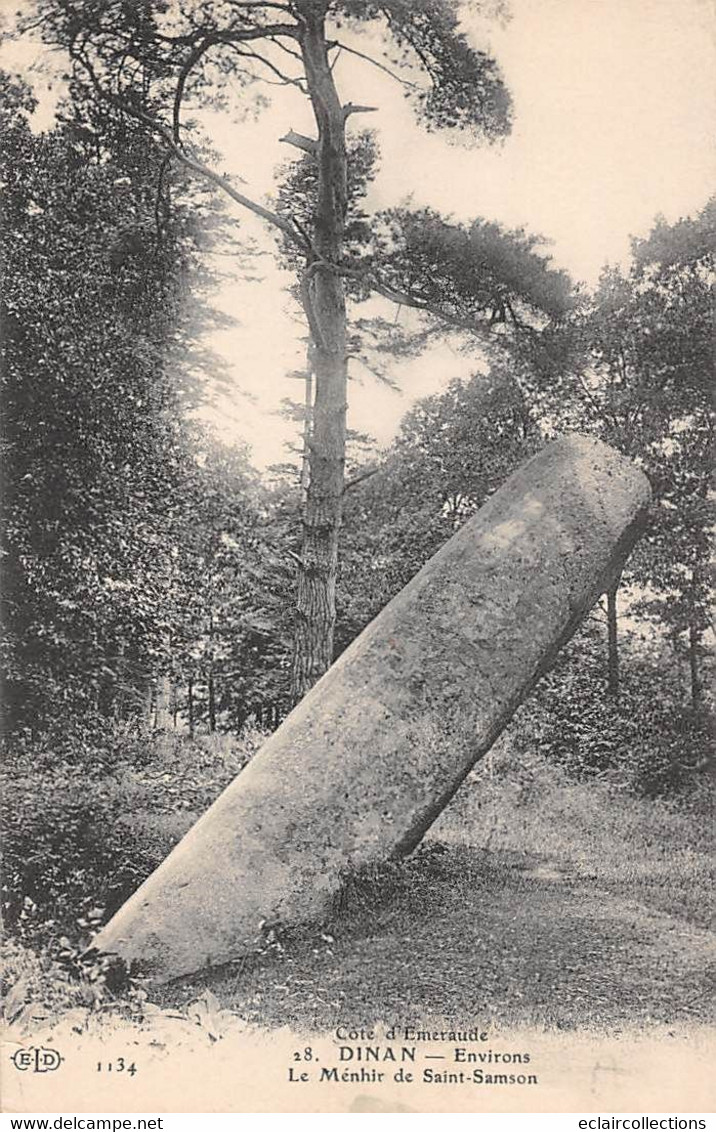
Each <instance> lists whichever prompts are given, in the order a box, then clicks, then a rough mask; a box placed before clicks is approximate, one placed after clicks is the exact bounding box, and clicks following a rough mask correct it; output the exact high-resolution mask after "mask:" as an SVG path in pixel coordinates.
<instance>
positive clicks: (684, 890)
mask: <svg viewBox="0 0 716 1132" xmlns="http://www.w3.org/2000/svg"><path fill="white" fill-rule="evenodd" d="M708 827H709V823H708V820H707V817H706V815H704V814H698V813H696V812H692V813H686V812H683V811H682V812H679V811H678V810H676V809H674V808H672V807H669V806H666V805H661V804H657V803H653V802H647V801H639V800H636V799H633V798H628V797H625V796H619V795H615V794H613V793H611V792H609V791H608V790H607V789H606V788H605V787H604V786H600V785H580V784H575V783H573V782H571V783H570V782H568V781H567V780H565V779H563V778H561V776H560V775H559V774H558V773H557V772H555V771H554V770H553V769H551V768H549V767H546V766H544V767H543V766H537V765H535V766H533V767H532V768H531V769H530V770H525V768H524V767H521V768H520V770H519V771H518V772H516V771H515V770H514V768H512V767H511V766H510V760H509V759H508V758H506V757H505V758H503V759H502V761H501V762H500V759H499V756H498V757H497V758H496V759H495V760H493V765H492V766H491V767H488V768H485V769H483V770H481V771H480V772H479V773H477V774H476V775H474V776H473V777H472V779H471V780H470V781H469V782H468V783H466V784H465V786H464V787H463V789H462V791H461V792H460V794H459V796H457V797H456V798H455V799H454V801H453V804H452V805H451V807H450V808H449V810H448V811H447V812H446V813H445V814H444V815H443V816H442V818H441V819H440V821H439V823H438V824H437V825H436V826H435V827H434V828H433V830H432V831H431V834H430V837H429V839H428V840H426V842H425V843H424V844H423V845H422V846H421V847H420V848H419V850H418V851H417V852H416V853H415V854H413V856H412V857H411V858H410V859H408V860H406V861H404V862H402V863H401V864H398V865H394V866H390V867H387V868H385V869H382V870H377V871H375V872H374V873H372V874H370V875H364V876H363V877H360V878H356V880H355V881H354V882H353V883H352V884H351V885H350V886H349V888H348V890H347V891H346V892H345V893H344V894H343V896H342V898H341V900H340V902H339V904H338V905H337V907H336V910H335V914H334V915H333V916H332V917H331V919H330V921H329V922H328V923H326V924H325V925H323V927H322V928H321V929H315V930H313V931H309V932H302V933H300V932H295V933H292V934H291V935H290V936H286V937H283V938H282V939H281V940H279V941H277V942H276V943H275V944H274V945H273V946H272V947H271V948H268V949H267V951H266V952H265V953H264V954H263V955H261V956H258V957H254V958H252V959H251V960H249V961H243V962H241V963H239V964H236V965H230V966H228V967H226V968H223V969H221V970H219V971H217V972H215V973H213V974H212V975H211V976H208V977H203V978H201V979H194V980H188V981H185V982H184V983H183V984H176V985H175V986H174V987H172V988H170V989H167V990H165V992H164V998H165V1001H166V1002H167V1003H169V1002H173V1003H181V1002H188V1001H190V1000H191V999H192V998H193V997H195V996H196V995H197V993H199V992H200V991H201V989H202V988H205V987H206V986H209V987H210V988H211V990H212V991H213V993H214V994H215V995H216V996H217V998H218V999H219V1001H220V1002H221V1004H222V1005H223V1006H224V1007H228V1008H229V1009H231V1010H235V1011H237V1012H238V1013H240V1014H241V1016H242V1017H244V1018H246V1019H247V1020H249V1021H254V1022H259V1021H260V1022H262V1023H264V1024H269V1025H284V1024H289V1025H292V1026H294V1027H296V1028H297V1029H316V1028H319V1029H322V1028H330V1027H333V1026H335V1025H337V1024H338V1023H339V1022H340V1021H345V1020H346V1019H350V1021H351V1023H352V1024H366V1025H371V1024H374V1023H376V1022H381V1021H382V1022H385V1021H386V1019H402V1020H404V1021H411V1020H419V1021H421V1022H425V1021H428V1020H435V1021H444V1020H445V1019H449V1020H450V1021H451V1022H452V1023H456V1024H457V1023H460V1024H464V1025H469V1024H474V1022H475V1021H476V1020H479V1019H484V1020H489V1021H492V1022H493V1023H494V1024H496V1025H498V1026H504V1027H515V1026H521V1025H527V1026H538V1027H557V1028H587V1029H591V1030H595V1031H602V1032H604V1031H609V1032H614V1031H617V1032H619V1031H622V1030H628V1029H632V1028H634V1027H635V1026H636V1027H640V1026H644V1025H650V1024H657V1023H658V1024H664V1023H665V1024H669V1025H679V1024H683V1025H688V1024H692V1023H699V1022H705V1021H707V1020H709V1019H711V1018H713V1009H712V1005H711V1002H712V1000H711V997H710V995H709V982H708V980H709V971H710V969H711V970H713V963H714V949H713V939H712V937H711V936H710V935H709V933H708V931H707V930H706V924H707V920H708V915H709V912H708V908H707V904H708V902H709V893H710V891H711V887H710V884H711V881H710V872H711V869H710V864H711V852H710V850H711V844H710V831H709V828H708Z"/></svg>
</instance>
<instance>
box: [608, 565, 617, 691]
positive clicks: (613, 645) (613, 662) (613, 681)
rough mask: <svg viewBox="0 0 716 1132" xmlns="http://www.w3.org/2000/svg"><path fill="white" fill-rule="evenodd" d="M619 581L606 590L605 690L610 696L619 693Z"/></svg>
mask: <svg viewBox="0 0 716 1132" xmlns="http://www.w3.org/2000/svg"><path fill="white" fill-rule="evenodd" d="M618 588H619V582H618V581H617V582H615V584H614V585H613V586H612V588H611V589H609V590H607V638H608V647H609V654H608V664H607V690H608V692H609V695H610V696H618V695H619V646H618V641H617V590H618Z"/></svg>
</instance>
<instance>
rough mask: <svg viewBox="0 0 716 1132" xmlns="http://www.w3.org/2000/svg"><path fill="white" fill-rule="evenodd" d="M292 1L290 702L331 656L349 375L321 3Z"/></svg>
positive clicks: (337, 108) (340, 161)
mask: <svg viewBox="0 0 716 1132" xmlns="http://www.w3.org/2000/svg"><path fill="white" fill-rule="evenodd" d="M297 8H298V9H299V10H300V12H301V15H302V17H303V19H304V21H305V27H304V34H303V36H302V42H301V50H302V55H303V61H304V66H305V71H306V78H307V80H308V88H309V91H310V94H311V102H312V105H313V111H314V115H315V118H316V123H317V126H318V146H317V151H316V160H317V162H318V200H317V207H316V216H315V226H314V252H315V256H314V259H313V261H312V262H310V263H309V265H308V268H307V271H306V275H305V277H304V281H303V288H302V293H303V301H304V307H305V309H306V317H307V319H308V323H309V329H310V333H311V338H312V343H313V350H312V360H313V366H312V368H313V373H314V378H315V398H314V405H313V424H312V430H311V438H310V450H309V460H308V464H309V483H308V487H307V491H306V496H305V505H304V516H303V542H302V548H301V565H300V567H299V575H298V595H297V608H296V628H295V636H294V651H293V661H292V667H291V699H292V702H293V703H296V702H297V701H298V700H299V699H301V697H302V696H303V695H304V694H305V693H306V692H307V691H308V690H309V688H311V687H312V686H313V684H315V682H316V681H317V680H318V679H319V677H320V676H322V675H323V673H324V672H325V671H326V669H328V668H329V667H330V665H331V663H332V661H333V633H334V627H335V619H336V612H335V594H336V571H337V565H338V535H339V530H340V524H341V510H342V500H343V481H344V467H345V446H346V392H347V376H348V366H347V356H346V302H345V290H344V285H343V279H342V277H341V275H340V274H338V273H337V270H336V269H337V268H338V265H339V264H340V260H341V255H342V252H343V233H344V227H345V218H346V207H347V162H346V146H345V121H346V116H345V114H344V112H343V108H342V106H341V103H340V100H339V98H338V93H337V91H336V87H335V83H334V81H333V75H332V72H331V69H330V66H329V62H328V54H327V49H326V38H325V30H324V24H323V11H324V10H325V4H320V3H315V2H310V0H304V2H303V3H300V4H298V5H297Z"/></svg>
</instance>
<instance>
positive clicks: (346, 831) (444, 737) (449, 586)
mask: <svg viewBox="0 0 716 1132" xmlns="http://www.w3.org/2000/svg"><path fill="white" fill-rule="evenodd" d="M649 497H650V492H649V485H648V483H647V481H646V479H645V477H644V476H643V475H642V473H641V472H640V471H638V469H637V468H635V467H634V466H633V465H632V464H630V463H629V462H628V461H627V460H625V459H624V458H623V457H622V456H620V455H618V454H617V453H616V452H614V451H612V450H611V449H609V448H607V447H606V445H604V444H601V443H600V442H599V441H596V440H593V439H587V438H585V437H581V436H569V437H566V438H564V439H562V440H559V441H557V442H555V443H553V444H551V445H549V447H547V448H545V449H544V450H543V451H542V452H540V453H539V454H538V455H537V456H535V457H534V458H533V459H531V460H529V461H528V462H527V463H525V464H524V465H523V466H522V467H521V468H519V469H518V470H517V472H515V473H514V474H513V475H512V476H511V477H510V478H509V479H508V480H507V482H506V483H505V484H503V486H502V487H501V488H500V489H499V491H497V492H496V493H495V494H494V495H493V496H492V497H491V499H489V500H488V502H487V503H486V504H485V506H484V507H483V508H482V509H481V510H480V511H479V513H478V514H477V515H475V516H474V518H472V519H471V520H470V521H469V522H468V523H466V524H465V526H464V527H463V528H462V529H461V530H460V531H458V533H457V534H455V535H454V536H453V537H452V538H451V539H450V540H449V541H448V542H447V543H446V544H445V546H443V547H442V549H441V550H440V551H438V553H437V554H436V555H434V557H433V558H431V559H430V561H429V562H428V563H427V564H426V565H425V566H424V567H423V568H422V569H421V570H420V572H419V573H418V574H416V576H415V577H414V578H413V580H412V581H411V582H410V583H409V585H407V586H406V587H405V589H404V590H403V591H402V592H401V593H399V594H398V596H397V597H395V598H394V599H393V600H392V601H391V602H390V603H389V604H388V605H387V606H386V607H385V609H384V610H383V611H382V613H380V614H379V616H378V617H376V619H375V620H374V621H373V622H372V623H371V624H370V625H369V626H368V628H367V629H365V630H364V632H363V633H361V635H360V636H359V637H358V638H357V640H355V641H354V642H353V644H352V645H351V646H350V648H348V649H347V650H346V651H345V652H344V653H343V655H342V656H341V657H340V659H339V660H338V661H337V662H336V663H335V664H334V665H333V667H332V668H331V669H330V671H329V672H328V673H326V675H325V676H324V677H323V679H322V680H320V681H319V683H318V684H317V685H316V686H315V687H314V688H313V689H312V691H311V692H310V693H309V694H308V695H307V696H306V697H305V699H304V700H303V701H302V702H301V703H300V704H299V706H298V707H297V708H296V709H295V710H294V711H293V712H292V713H291V715H290V716H289V717H288V718H287V719H286V721H285V722H284V723H283V724H282V725H281V727H280V728H279V729H278V730H277V731H276V732H275V734H274V735H272V736H271V738H270V739H269V740H268V741H267V742H266V744H265V745H264V746H263V748H262V749H261V751H260V752H259V753H258V755H256V757H255V758H254V760H253V761H252V762H251V763H250V764H249V766H248V767H247V768H246V769H245V770H244V771H242V773H241V774H240V775H239V776H238V777H237V778H236V779H235V781H234V782H233V783H232V784H231V785H230V786H229V787H228V788H227V789H226V790H225V791H224V793H223V794H222V795H221V797H220V798H219V799H218V801H217V802H215V803H214V805H213V806H212V807H211V808H210V809H209V810H208V811H207V813H206V814H205V815H204V817H203V818H201V820H200V821H198V822H197V824H196V825H195V826H194V827H193V829H191V830H190V831H189V833H188V834H187V835H186V837H185V838H184V839H183V840H182V841H181V842H180V844H179V845H178V846H177V847H176V848H175V849H174V851H173V852H172V853H171V854H170V855H169V857H168V858H167V859H166V860H165V861H164V863H163V864H162V865H161V866H160V867H159V868H158V869H157V870H156V872H155V873H154V874H153V875H152V876H151V877H150V878H149V879H148V880H147V881H146V882H145V884H143V885H142V887H141V888H140V889H139V890H138V891H137V892H136V893H135V895H134V896H133V897H132V898H131V899H130V900H128V901H127V903H126V904H125V905H124V907H123V908H121V909H120V911H119V912H118V913H117V915H116V916H115V917H114V918H113V919H112V920H111V921H110V923H109V924H108V925H107V927H105V928H104V929H103V931H102V932H101V933H100V934H99V936H98V937H97V938H96V940H95V945H96V946H97V947H98V948H99V949H100V950H103V951H107V952H115V953H118V954H120V955H121V956H122V957H124V958H125V959H127V960H132V959H136V960H139V961H140V963H141V965H142V966H143V967H144V968H145V969H146V970H148V971H149V972H151V973H152V974H153V975H154V977H155V978H156V979H158V980H167V979H170V978H173V977H175V976H178V975H182V974H186V973H189V972H193V971H197V970H199V969H200V968H203V967H207V966H209V965H211V964H217V963H222V962H225V961H227V960H229V959H232V958H234V957H236V956H237V955H240V954H241V953H242V952H246V951H247V950H248V949H250V948H251V947H252V946H254V945H255V944H256V943H257V942H258V941H259V940H260V938H261V924H262V922H271V923H273V922H276V921H278V922H280V923H282V924H285V925H289V924H297V923H301V922H305V921H309V920H311V919H313V918H315V917H318V916H320V915H321V914H322V913H324V912H325V910H326V909H327V907H328V906H329V904H330V901H331V899H332V897H333V896H334V894H335V893H336V892H337V890H338V889H339V888H340V886H341V883H342V881H343V880H344V879H345V878H346V876H347V875H348V874H350V873H351V872H352V871H353V870H355V869H357V868H359V867H360V866H363V865H366V864H368V863H370V862H379V861H383V860H385V859H386V858H389V857H393V856H396V855H399V854H401V853H405V852H407V851H409V850H410V849H411V848H413V847H414V846H415V845H416V844H417V843H418V842H419V840H420V838H421V837H422V836H423V834H424V833H425V831H426V830H427V829H428V827H429V826H430V824H431V823H432V822H433V821H434V820H435V818H436V817H437V816H438V814H439V813H440V811H441V810H442V809H443V807H444V806H445V805H446V804H447V802H448V801H449V800H450V798H451V797H452V796H453V794H454V793H455V791H456V790H457V788H458V786H459V785H460V783H461V782H462V781H463V779H464V778H465V777H466V775H467V774H468V773H469V771H470V769H471V768H472V767H473V766H474V764H475V762H476V761H477V760H478V759H479V758H480V757H481V756H482V755H484V754H485V753H486V752H487V751H488V750H489V748H490V746H491V745H492V743H494V741H495V739H496V738H497V736H498V735H499V733H500V731H501V730H502V729H503V728H504V726H505V725H506V723H507V722H508V721H509V719H510V718H511V716H512V714H513V712H514V711H515V709H516V708H517V706H518V704H519V703H520V702H521V701H522V700H523V699H524V697H525V696H526V694H527V693H528V692H529V690H530V688H531V687H532V686H533V684H534V683H535V681H536V680H537V679H538V678H539V677H540V676H541V675H542V674H543V673H544V672H546V671H547V670H548V669H549V667H550V666H551V664H552V663H553V661H554V658H555V656H556V654H557V652H558V651H559V649H560V648H561V646H562V645H563V644H564V643H565V642H566V641H567V640H568V639H569V637H570V636H571V635H572V633H573V632H574V630H575V628H576V627H577V625H578V624H579V622H580V620H581V619H582V617H583V616H584V614H585V613H586V612H587V611H588V610H589V609H590V607H591V606H592V605H593V604H594V602H595V601H596V599H597V597H598V596H599V594H600V593H602V592H603V591H604V590H605V588H607V586H608V585H609V583H610V580H611V579H612V578H613V577H614V576H616V575H617V574H618V572H619V570H620V569H621V566H622V564H623V562H624V559H625V558H626V556H627V554H628V553H629V550H630V548H631V546H632V544H633V543H634V541H635V539H636V537H637V534H638V530H639V526H640V524H641V522H642V520H643V516H644V513H645V509H646V507H647V504H648V502H649Z"/></svg>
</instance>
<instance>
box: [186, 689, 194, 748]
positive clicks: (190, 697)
mask: <svg viewBox="0 0 716 1132" xmlns="http://www.w3.org/2000/svg"><path fill="white" fill-rule="evenodd" d="M186 709H187V714H188V716H189V734H190V735H191V737H192V739H193V738H194V681H193V680H191V679H190V680H189V683H188V685H187V690H186Z"/></svg>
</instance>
